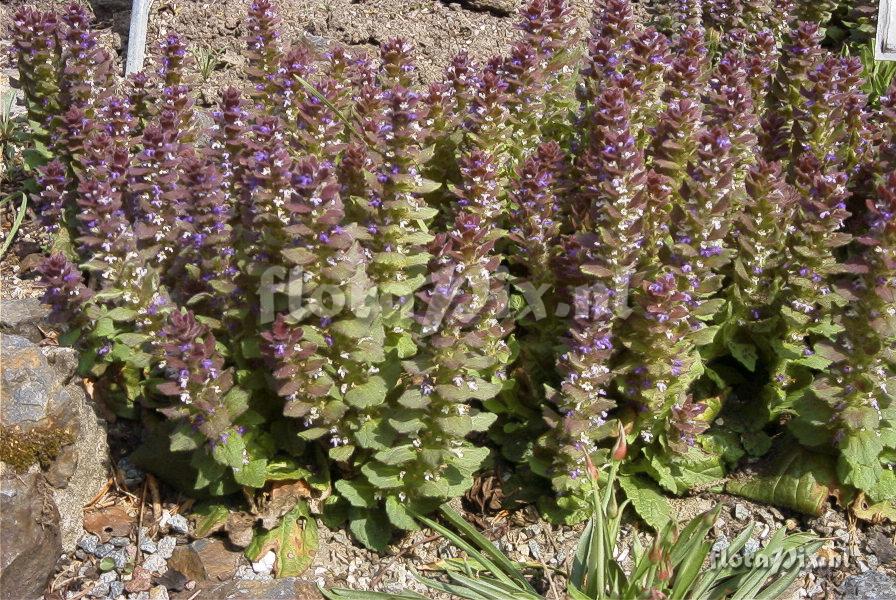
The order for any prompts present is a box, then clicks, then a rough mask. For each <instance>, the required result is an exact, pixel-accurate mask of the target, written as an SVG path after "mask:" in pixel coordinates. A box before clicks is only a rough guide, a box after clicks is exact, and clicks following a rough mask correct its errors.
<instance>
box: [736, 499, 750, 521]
mask: <svg viewBox="0 0 896 600" xmlns="http://www.w3.org/2000/svg"><path fill="white" fill-rule="evenodd" d="M734 518H735V519H737V520H738V521H746V520H747V519H749V518H750V511H749V509H748V508H747V507H746V506H744V505H743V504H741V503H740V502H738V503H737V504H735V505H734Z"/></svg>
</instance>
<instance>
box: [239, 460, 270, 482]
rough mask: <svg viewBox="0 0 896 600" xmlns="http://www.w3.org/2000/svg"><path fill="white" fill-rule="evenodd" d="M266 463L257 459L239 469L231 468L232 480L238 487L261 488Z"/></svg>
mask: <svg viewBox="0 0 896 600" xmlns="http://www.w3.org/2000/svg"><path fill="white" fill-rule="evenodd" d="M267 463H268V461H267V460H265V459H263V458H259V459H256V460H251V461H249V463H248V464H245V465H243V466H241V467H233V478H234V479H236V482H237V483H239V484H240V485H244V486H246V487H253V488H262V487H264V484H265V482H266V477H265V475H266V474H267Z"/></svg>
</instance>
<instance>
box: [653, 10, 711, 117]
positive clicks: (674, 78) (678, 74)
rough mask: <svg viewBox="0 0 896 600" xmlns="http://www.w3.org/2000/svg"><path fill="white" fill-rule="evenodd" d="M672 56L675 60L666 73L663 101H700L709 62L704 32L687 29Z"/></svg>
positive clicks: (692, 28) (693, 28)
mask: <svg viewBox="0 0 896 600" xmlns="http://www.w3.org/2000/svg"><path fill="white" fill-rule="evenodd" d="M672 55H673V56H674V58H673V59H672V60H671V62H670V63H669V68H668V69H666V71H665V81H666V87H665V89H664V90H663V94H662V99H663V100H664V101H666V102H672V101H673V100H678V99H684V98H690V99H693V100H695V101H696V100H698V99H699V98H700V95H701V94H702V93H703V86H704V84H705V79H706V63H707V60H708V58H707V50H706V41H705V37H704V32H703V30H702V29H700V28H697V27H688V28H687V29H685V30H684V31H683V32H682V34H681V36H679V38H678V40H677V42H676V44H675V46H674V47H673V48H672Z"/></svg>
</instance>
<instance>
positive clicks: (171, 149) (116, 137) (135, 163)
mask: <svg viewBox="0 0 896 600" xmlns="http://www.w3.org/2000/svg"><path fill="white" fill-rule="evenodd" d="M673 8H674V10H671V11H667V12H666V13H665V14H663V15H660V14H659V12H658V10H654V8H653V7H652V5H651V4H646V5H642V6H639V8H638V9H637V10H635V9H634V8H633V7H632V5H631V3H630V2H629V1H628V0H607V1H605V2H598V3H596V8H595V13H594V18H593V23H592V25H591V27H590V30H589V34H588V36H587V37H588V39H587V40H584V41H582V40H579V39H578V37H577V33H575V32H576V31H578V28H577V27H576V26H575V23H574V21H573V20H572V17H571V12H570V10H569V7H568V5H567V4H566V2H564V0H533V1H532V2H531V3H530V4H529V5H528V6H526V7H525V8H524V10H523V12H522V19H521V21H520V25H519V29H520V37H519V39H518V40H517V41H516V42H515V43H514V44H513V45H512V47H511V48H510V50H509V51H508V53H507V55H506V56H496V57H492V58H488V59H486V60H483V61H482V62H477V61H474V60H473V59H471V58H470V57H469V56H467V55H465V54H461V55H458V56H457V57H455V58H454V59H453V60H452V61H451V62H450V64H449V66H448V67H447V68H446V70H445V73H444V77H443V79H442V80H441V81H435V82H432V83H429V84H428V85H426V86H423V85H421V84H420V83H419V75H418V73H417V71H416V69H415V67H414V65H413V62H412V60H411V54H412V48H411V45H410V44H409V43H408V42H407V41H406V40H400V39H396V40H389V41H387V42H384V43H383V44H382V46H381V48H380V52H379V55H378V56H376V57H369V56H365V55H360V54H354V53H352V52H349V51H348V50H346V49H343V48H340V47H336V46H334V47H331V48H329V49H328V50H326V51H325V52H323V53H320V54H318V53H315V52H312V51H310V50H309V49H308V48H307V47H306V46H305V45H304V44H301V43H299V44H295V45H291V44H290V43H289V41H288V40H285V39H283V38H282V37H281V36H280V33H279V28H280V25H279V20H278V16H277V13H276V9H275V7H274V6H273V5H272V3H271V2H269V1H268V0H256V1H255V2H253V3H252V5H251V7H250V10H249V16H248V21H247V32H248V39H247V49H246V55H247V58H248V63H247V71H246V75H247V80H248V89H246V90H240V89H237V88H227V89H224V90H222V92H221V96H220V101H219V102H218V104H217V106H214V107H212V108H211V109H210V110H208V112H209V115H208V118H201V115H200V113H201V112H203V111H205V110H206V109H205V108H204V107H201V106H199V105H198V104H197V100H196V98H195V95H194V93H193V90H192V88H191V80H192V74H191V70H192V69H193V67H192V62H191V60H190V57H189V50H188V48H187V46H186V44H185V42H184V41H183V40H182V39H181V38H179V37H178V36H177V35H175V34H171V35H168V36H166V37H165V39H163V40H161V42H160V43H159V44H158V46H157V48H156V52H155V58H154V61H153V63H152V64H151V65H150V66H149V67H148V68H147V70H146V71H145V72H144V73H138V74H136V75H134V76H131V77H130V78H128V79H127V80H125V81H122V82H117V81H115V79H114V77H112V74H111V72H110V71H109V64H110V62H109V58H108V53H106V52H105V51H104V50H103V49H102V48H100V47H99V46H98V44H97V42H96V37H95V35H94V34H93V33H91V32H90V30H89V27H88V25H89V18H88V15H87V13H86V12H85V11H84V9H83V8H82V7H80V6H78V5H77V4H73V5H71V6H69V7H67V8H66V9H65V10H64V12H63V14H62V15H61V16H55V15H53V14H50V13H43V12H40V11H36V10H33V9H21V10H20V11H19V12H18V13H17V14H16V16H15V18H14V22H13V27H12V37H13V52H14V54H15V59H16V62H17V64H18V66H19V68H20V70H21V73H22V76H21V81H22V85H23V88H24V91H25V97H26V101H27V105H28V110H29V118H30V120H31V121H32V124H33V127H34V138H35V140H36V142H38V143H39V150H40V152H38V153H37V155H39V156H40V157H42V158H41V162H42V163H43V164H41V165H40V166H39V167H38V168H37V170H36V175H35V177H36V179H37V183H38V189H39V190H40V191H39V192H38V193H37V194H35V196H34V206H36V210H37V212H38V214H39V217H40V219H41V222H42V223H43V224H44V225H45V226H46V227H47V228H48V230H50V231H51V232H52V233H53V234H54V239H55V240H56V241H55V243H54V246H55V247H54V253H53V254H52V255H51V256H50V257H49V258H48V259H47V260H46V261H45V263H44V264H43V265H42V266H41V268H40V273H41V277H42V280H43V282H44V284H45V286H46V294H45V300H46V302H47V303H48V304H50V305H51V307H52V308H53V314H54V318H55V319H57V320H59V321H61V322H65V323H67V324H68V325H69V326H70V329H71V331H70V332H69V333H68V334H66V335H65V336H64V337H63V338H62V341H63V343H70V344H74V345H76V346H77V347H78V348H79V349H80V350H81V351H82V354H83V356H84V358H83V359H82V363H81V365H82V368H83V369H84V372H85V374H86V375H89V376H92V377H95V378H97V380H98V383H99V384H101V385H102V386H103V389H104V391H106V392H107V393H105V394H104V397H106V398H108V401H109V402H110V404H111V406H112V408H113V410H115V411H117V412H118V413H119V414H122V415H129V416H134V415H137V414H139V413H140V412H141V411H153V412H156V413H159V414H161V415H164V416H165V417H166V418H167V423H166V424H165V426H164V427H158V428H156V432H157V433H159V434H160V435H161V433H160V432H164V434H165V435H170V442H169V443H168V444H167V447H168V448H169V449H170V450H171V451H172V452H174V453H175V455H176V457H179V458H183V457H184V454H182V453H191V454H189V460H186V461H184V460H181V461H179V462H178V463H177V464H188V465H189V468H190V469H192V481H193V487H194V488H196V489H200V488H202V489H204V490H205V491H206V492H208V493H211V494H217V495H220V494H227V493H230V492H232V491H234V490H236V489H238V488H239V487H242V488H243V489H244V490H245V491H251V490H256V491H261V492H263V491H264V490H265V489H267V487H268V486H269V485H271V484H270V482H271V481H276V480H281V479H297V478H303V477H304V478H307V479H308V481H309V482H310V483H311V484H312V486H316V487H313V489H314V490H320V491H321V492H322V494H324V495H326V496H327V500H326V502H324V503H322V506H323V510H324V512H325V514H326V516H327V517H328V518H330V520H331V523H332V522H335V521H339V519H348V521H349V523H350V529H351V531H352V532H353V533H354V534H355V535H356V537H357V538H358V539H359V540H361V541H362V542H364V543H365V544H367V545H369V546H371V547H376V548H381V547H383V546H384V545H385V544H387V543H388V542H389V540H390V532H391V531H392V526H394V527H397V528H402V529H409V528H413V527H414V520H413V514H414V513H420V512H426V511H428V510H430V509H432V508H433V507H435V506H437V505H438V504H439V503H441V502H444V501H446V500H448V499H451V498H455V497H457V496H460V495H463V494H464V493H465V492H466V491H467V490H468V489H469V488H470V486H471V485H472V482H473V478H474V477H475V476H476V474H477V472H478V471H479V470H480V469H482V468H483V465H485V464H487V463H488V461H489V457H490V456H491V457H492V459H493V460H496V461H509V462H513V463H515V469H516V471H517V473H518V474H519V475H521V477H519V478H517V479H514V481H530V482H531V481H533V478H535V480H536V481H537V478H543V479H545V480H549V481H550V484H551V486H552V488H553V493H551V494H546V493H544V492H543V491H542V490H543V489H544V488H545V486H543V485H540V484H536V485H533V486H532V488H531V489H530V491H532V490H535V491H536V492H537V493H536V494H535V495H540V496H541V500H542V506H543V507H544V508H545V509H546V510H548V512H549V514H550V515H552V516H555V517H557V518H563V519H567V520H571V519H574V518H578V517H580V516H582V514H583V513H582V511H581V509H582V508H583V507H585V506H586V505H587V504H586V500H587V497H588V496H587V495H588V494H590V487H589V486H590V484H589V483H588V479H587V477H583V475H584V473H585V465H586V462H587V459H590V460H592V461H593V462H595V463H600V462H601V461H604V460H606V459H607V457H608V456H609V452H610V448H611V447H612V446H613V445H614V443H615V444H616V445H617V446H619V445H620V444H622V441H621V440H618V439H617V440H616V441H614V438H618V437H619V436H625V437H626V438H627V440H626V442H627V446H628V451H627V459H626V461H625V463H624V465H623V466H622V467H621V471H620V474H621V476H622V477H623V479H624V480H625V481H626V482H627V484H626V485H627V487H626V489H627V490H629V491H631V490H634V489H636V488H637V487H638V486H646V485H648V483H646V479H645V477H649V478H653V479H654V480H655V481H656V482H657V483H658V484H659V485H660V486H661V487H662V488H664V489H666V490H668V491H671V492H674V493H680V492H682V491H684V490H686V489H689V488H693V487H695V486H705V485H709V484H712V483H715V482H717V481H719V480H721V479H722V478H723V477H724V475H725V474H726V473H727V472H728V471H729V470H730V469H731V468H732V467H734V466H735V464H736V463H737V461H738V460H739V459H740V458H741V457H742V456H745V455H750V456H761V455H763V454H765V453H767V452H769V451H770V449H772V447H773V445H774V449H775V450H776V451H785V450H787V449H788V448H791V449H792V448H793V445H794V444H804V445H805V446H808V447H813V448H820V449H821V451H820V452H819V455H820V456H826V457H827V456H831V455H837V456H839V459H838V460H839V463H838V465H837V467H838V473H839V476H840V480H841V483H843V484H844V486H852V488H854V489H856V490H860V491H862V492H864V493H865V494H866V495H867V496H869V497H870V498H872V499H873V500H884V499H888V498H891V497H892V496H894V495H896V490H894V489H893V488H894V487H896V486H894V485H893V484H892V477H891V474H892V470H889V465H890V464H891V463H892V457H893V451H894V450H893V446H894V445H896V441H894V435H893V433H892V425H893V415H892V410H893V409H892V399H891V396H892V390H893V377H894V358H893V355H892V354H893V347H894V340H893V322H892V316H893V310H894V309H893V302H892V300H893V298H892V287H893V257H892V254H893V244H894V238H893V235H892V234H893V227H892V220H893V212H894V207H893V202H892V198H893V195H894V193H896V187H894V186H896V181H894V180H893V177H892V175H888V174H889V173H890V171H891V170H892V165H894V164H896V158H894V157H896V151H894V144H893V139H894V137H893V133H892V128H893V123H894V121H896V116H894V115H896V111H894V108H893V107H894V100H893V99H894V98H896V91H892V92H891V93H890V94H889V95H886V96H883V97H882V98H881V108H880V109H879V110H876V109H872V108H870V107H869V106H868V105H867V104H868V103H867V101H866V98H865V96H864V95H863V93H862V79H861V73H860V67H859V64H858V63H857V62H856V61H854V60H852V59H849V58H843V57H839V56H832V55H830V54H829V53H828V52H827V51H825V50H824V49H823V48H822V47H821V46H820V45H819V41H820V37H821V36H820V34H819V30H818V25H817V24H815V23H810V22H802V23H801V22H797V21H794V20H793V19H792V16H793V15H794V14H798V13H793V12H792V10H791V8H790V7H789V6H783V7H782V6H780V5H779V4H774V3H769V2H766V1H764V0H762V1H756V2H753V1H747V0H744V1H743V2H738V3H736V6H734V8H733V9H732V10H730V11H727V12H726V10H724V7H723V3H718V2H703V3H699V2H680V3H675V6H674V7H673ZM819 10H822V12H824V7H823V6H821V5H819ZM206 123H208V125H206ZM44 149H45V150H44ZM885 175H887V176H885ZM144 414H146V413H144ZM486 433H488V435H486ZM773 440H776V441H775V442H774V444H773ZM154 447H155V448H158V447H159V445H158V444H156V445H155V446H154ZM492 448H494V449H495V450H499V452H495V453H492V452H490V450H491V449H492ZM820 460H830V459H820ZM162 463H163V464H164V461H162ZM502 466H503V465H502ZM149 467H150V468H159V467H152V465H149ZM160 469H161V470H160V474H162V475H164V474H165V473H164V466H163V467H161V468H160ZM179 479H180V480H181V481H182V480H183V477H181V478H179ZM739 489H744V488H743V486H741V488H739ZM331 492H334V493H331ZM313 493H317V492H316V491H315V492H313ZM525 496H526V494H523V497H525ZM773 500H775V501H777V502H783V503H785V504H786V503H787V502H791V503H793V504H796V500H792V499H790V500H789V499H788V498H786V497H784V498H782V497H776V498H773ZM558 509H559V510H558Z"/></svg>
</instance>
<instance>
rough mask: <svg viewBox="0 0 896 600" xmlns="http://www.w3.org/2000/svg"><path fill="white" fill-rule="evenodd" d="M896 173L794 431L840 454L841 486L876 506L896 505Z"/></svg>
mask: <svg viewBox="0 0 896 600" xmlns="http://www.w3.org/2000/svg"><path fill="white" fill-rule="evenodd" d="M894 215H896V173H894V172H890V173H889V174H888V175H887V177H886V179H885V180H884V183H883V184H881V185H880V186H879V187H878V189H877V190H876V194H875V197H874V198H872V199H869V200H868V206H867V220H866V224H865V231H864V232H863V235H861V236H860V237H858V239H857V241H858V242H859V245H860V247H861V248H862V250H863V252H862V254H861V255H860V256H859V257H858V260H857V261H856V262H857V264H856V265H855V269H854V270H855V271H858V272H859V273H858V274H857V275H856V276H855V278H854V279H853V280H852V281H851V282H850V285H849V288H848V290H847V291H846V292H845V294H846V295H847V297H848V299H849V300H850V304H849V305H848V306H847V307H846V308H845V309H844V310H843V312H842V314H841V315H840V324H841V328H840V330H839V333H838V335H837V336H836V338H834V339H833V340H831V341H827V340H822V341H821V342H819V343H818V344H816V346H815V350H816V351H817V353H818V354H819V356H820V357H821V358H822V359H824V361H825V362H826V363H830V365H829V366H828V367H827V368H826V370H825V371H824V372H823V373H821V374H819V375H818V376H817V377H816V378H815V381H814V382H813V383H812V384H811V386H810V387H809V389H808V391H807V393H806V395H805V396H804V397H803V398H802V399H801V401H800V403H799V404H798V406H797V408H798V410H799V412H798V415H797V418H796V419H794V422H793V423H792V424H791V429H792V430H793V431H794V432H795V433H796V435H797V436H798V437H799V438H800V439H801V440H804V441H805V442H806V443H807V444H810V445H817V444H819V443H821V441H822V440H824V441H827V442H828V443H833V444H834V445H836V446H838V447H839V449H840V450H841V453H840V455H839V464H838V473H839V474H840V477H841V478H842V480H843V481H844V482H845V483H847V484H850V485H853V486H855V487H857V488H858V489H860V490H862V491H863V492H865V493H866V494H867V495H868V496H869V497H870V498H871V499H872V500H873V501H882V500H884V499H886V498H889V497H890V496H891V495H892V492H891V491H889V488H890V486H892V484H893V481H894V478H893V473H892V470H890V469H888V468H887V466H886V465H885V464H884V463H887V462H889V460H887V459H885V455H886V453H887V452H888V451H889V450H888V449H892V447H893V446H894V443H893V441H892V439H891V436H890V435H889V432H891V431H893V428H894V426H896V419H894V418H893V406H894V400H896V395H894V393H893V388H892V382H893V377H894V374H896V356H894V353H893V349H894V348H896V301H894V295H893V290H894V289H896V219H894Z"/></svg>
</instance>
